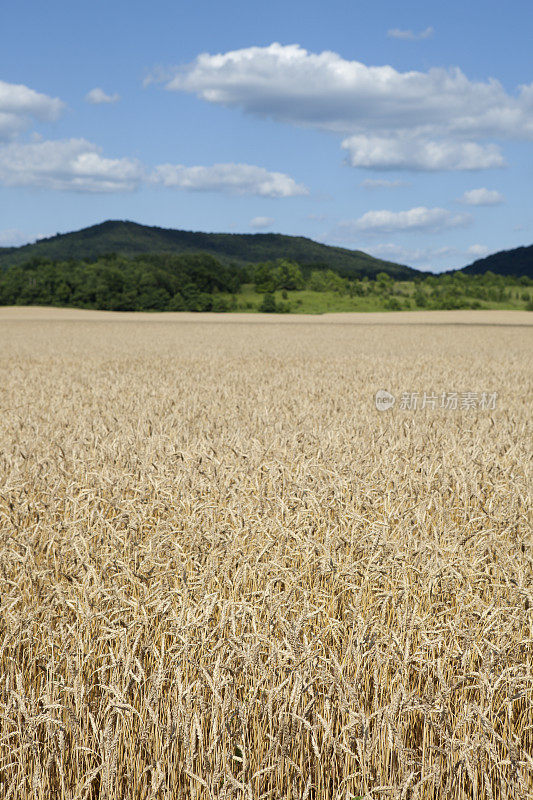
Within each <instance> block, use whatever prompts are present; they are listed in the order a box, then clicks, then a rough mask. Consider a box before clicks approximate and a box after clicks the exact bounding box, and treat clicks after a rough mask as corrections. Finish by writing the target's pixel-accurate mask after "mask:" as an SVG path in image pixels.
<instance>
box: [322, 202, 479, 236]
mask: <svg viewBox="0 0 533 800" xmlns="http://www.w3.org/2000/svg"><path fill="white" fill-rule="evenodd" d="M471 219H472V218H471V217H470V215H469V214H452V213H451V212H450V211H448V210H447V209H445V208H426V207H425V206H419V207H417V208H410V209H409V210H408V211H387V210H380V211H367V212H366V214H363V216H362V217H359V219H357V220H345V221H343V222H340V223H339V224H338V225H337V227H336V229H335V231H334V235H335V236H336V237H337V238H344V239H346V240H349V239H353V238H355V237H357V235H358V234H360V233H361V232H364V233H393V232H411V231H413V232H419V233H420V232H427V233H438V232H439V231H442V230H445V229H447V228H458V227H464V226H465V225H468V224H469V223H470V222H471Z"/></svg>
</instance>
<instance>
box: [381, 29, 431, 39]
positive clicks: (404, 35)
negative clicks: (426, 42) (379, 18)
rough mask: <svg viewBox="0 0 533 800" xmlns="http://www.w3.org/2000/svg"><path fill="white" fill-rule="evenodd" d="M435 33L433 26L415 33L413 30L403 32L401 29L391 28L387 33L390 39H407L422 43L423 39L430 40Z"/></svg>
mask: <svg viewBox="0 0 533 800" xmlns="http://www.w3.org/2000/svg"><path fill="white" fill-rule="evenodd" d="M434 33H435V28H433V27H432V26H431V25H430V26H429V27H428V28H426V29H425V30H423V31H419V32H418V33H415V31H412V30H402V29H401V28H390V30H388V31H387V36H388V37H389V39H405V40H407V41H410V42H416V41H420V40H421V39H430V38H431V37H432V36H433V34H434Z"/></svg>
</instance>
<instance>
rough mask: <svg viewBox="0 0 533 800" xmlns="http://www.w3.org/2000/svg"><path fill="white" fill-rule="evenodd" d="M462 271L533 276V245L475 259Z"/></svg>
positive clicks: (471, 273)
mask: <svg viewBox="0 0 533 800" xmlns="http://www.w3.org/2000/svg"><path fill="white" fill-rule="evenodd" d="M460 271H461V272H464V273H465V274H466V275H483V274H484V273H485V272H489V271H490V272H494V274H495V275H504V276H511V275H512V276H513V277H515V278H520V277H521V276H523V275H526V276H527V277H528V278H533V245H529V247H517V248H516V249H514V250H502V251H500V252H499V253H493V255H491V256H487V257H486V258H480V259H478V260H477V261H474V262H473V264H470V265H469V266H468V267H464V268H463V269H462V270H460Z"/></svg>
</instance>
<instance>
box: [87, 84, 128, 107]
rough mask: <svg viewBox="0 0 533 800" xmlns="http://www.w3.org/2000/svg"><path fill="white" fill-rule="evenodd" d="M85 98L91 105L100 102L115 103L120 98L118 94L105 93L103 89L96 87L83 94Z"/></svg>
mask: <svg viewBox="0 0 533 800" xmlns="http://www.w3.org/2000/svg"><path fill="white" fill-rule="evenodd" d="M85 100H86V101H87V102H88V103H92V104H93V105H100V104H102V103H116V102H118V101H119V100H120V95H119V94H116V93H115V94H106V93H105V92H104V90H103V89H100V88H99V87H96V88H94V89H91V91H90V92H87V94H86V95H85Z"/></svg>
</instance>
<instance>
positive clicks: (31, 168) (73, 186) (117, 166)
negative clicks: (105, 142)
mask: <svg viewBox="0 0 533 800" xmlns="http://www.w3.org/2000/svg"><path fill="white" fill-rule="evenodd" d="M143 174H144V171H143V168H142V166H141V165H140V164H139V163H138V162H137V161H134V160H132V159H129V158H115V159H113V158H104V157H103V156H101V155H100V148H99V147H97V146H96V145H95V144H92V143H91V142H88V141H86V140H85V139H60V140H56V141H43V142H34V143H32V144H23V143H17V142H13V143H10V144H7V145H4V146H1V147H0V183H3V184H5V185H6V186H35V187H42V188H45V189H58V190H71V191H79V192H116V191H126V192H128V191H132V190H133V189H135V188H137V186H138V184H139V182H140V181H141V180H142V178H143Z"/></svg>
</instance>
